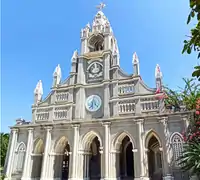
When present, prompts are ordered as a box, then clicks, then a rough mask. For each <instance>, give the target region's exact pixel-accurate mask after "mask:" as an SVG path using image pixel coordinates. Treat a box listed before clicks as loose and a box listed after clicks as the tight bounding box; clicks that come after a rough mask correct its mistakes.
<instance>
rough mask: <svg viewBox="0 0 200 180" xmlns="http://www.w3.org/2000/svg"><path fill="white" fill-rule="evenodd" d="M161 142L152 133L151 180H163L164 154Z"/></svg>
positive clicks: (150, 153) (150, 142)
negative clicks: (161, 149)
mask: <svg viewBox="0 0 200 180" xmlns="http://www.w3.org/2000/svg"><path fill="white" fill-rule="evenodd" d="M160 147H161V145H160V143H159V141H158V139H157V138H156V136H154V135H152V136H151V137H150V139H149V141H148V170H149V178H150V180H162V154H161V151H160Z"/></svg>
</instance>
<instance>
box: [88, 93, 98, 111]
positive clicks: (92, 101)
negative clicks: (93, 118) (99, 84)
mask: <svg viewBox="0 0 200 180" xmlns="http://www.w3.org/2000/svg"><path fill="white" fill-rule="evenodd" d="M85 107H86V109H87V110H88V111H90V112H95V111H97V110H99V109H100V107H101V98H100V97H99V96H97V95H91V96H89V97H88V98H87V99H86V103H85Z"/></svg>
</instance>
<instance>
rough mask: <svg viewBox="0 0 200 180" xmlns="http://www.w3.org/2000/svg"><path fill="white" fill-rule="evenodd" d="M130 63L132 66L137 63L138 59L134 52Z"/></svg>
mask: <svg viewBox="0 0 200 180" xmlns="http://www.w3.org/2000/svg"><path fill="white" fill-rule="evenodd" d="M132 63H133V64H137V63H139V59H138V56H137V54H136V52H134V54H133V60H132Z"/></svg>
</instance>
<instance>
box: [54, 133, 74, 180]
mask: <svg viewBox="0 0 200 180" xmlns="http://www.w3.org/2000/svg"><path fill="white" fill-rule="evenodd" d="M69 167H70V145H69V142H68V140H67V138H66V137H65V136H63V137H61V138H60V139H59V140H58V141H57V142H56V144H55V157H54V178H59V179H61V180H67V179H68V178H69Z"/></svg>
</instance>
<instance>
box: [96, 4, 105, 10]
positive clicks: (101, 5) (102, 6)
mask: <svg viewBox="0 0 200 180" xmlns="http://www.w3.org/2000/svg"><path fill="white" fill-rule="evenodd" d="M105 6H106V5H105V4H104V3H103V2H101V3H100V4H99V5H98V6H96V8H97V9H98V10H99V11H102V9H103V8H104V7H105Z"/></svg>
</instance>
